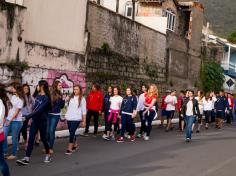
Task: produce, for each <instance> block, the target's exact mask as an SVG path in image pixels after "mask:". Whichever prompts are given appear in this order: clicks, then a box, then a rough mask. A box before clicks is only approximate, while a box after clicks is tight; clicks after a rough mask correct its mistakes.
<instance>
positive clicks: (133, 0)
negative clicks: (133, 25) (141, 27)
mask: <svg viewBox="0 0 236 176" xmlns="http://www.w3.org/2000/svg"><path fill="white" fill-rule="evenodd" d="M132 5H133V14H132V20H133V21H134V20H135V0H132Z"/></svg>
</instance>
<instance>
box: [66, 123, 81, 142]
mask: <svg viewBox="0 0 236 176" xmlns="http://www.w3.org/2000/svg"><path fill="white" fill-rule="evenodd" d="M79 124H80V121H67V125H68V129H69V133H70V137H69V143H75V141H76V136H75V132H76V130H77V128H78V127H79Z"/></svg>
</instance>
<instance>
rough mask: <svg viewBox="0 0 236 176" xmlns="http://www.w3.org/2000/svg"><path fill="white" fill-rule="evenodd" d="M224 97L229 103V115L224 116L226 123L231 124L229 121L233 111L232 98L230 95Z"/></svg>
mask: <svg viewBox="0 0 236 176" xmlns="http://www.w3.org/2000/svg"><path fill="white" fill-rule="evenodd" d="M226 96H227V98H228V102H229V113H228V114H227V115H226V123H227V124H231V121H232V119H233V111H234V97H233V95H232V94H231V93H228V94H227V95H226Z"/></svg>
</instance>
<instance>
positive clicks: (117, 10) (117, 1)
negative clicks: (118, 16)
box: [116, 0, 120, 13]
mask: <svg viewBox="0 0 236 176" xmlns="http://www.w3.org/2000/svg"><path fill="white" fill-rule="evenodd" d="M119 5H120V0H116V13H119Z"/></svg>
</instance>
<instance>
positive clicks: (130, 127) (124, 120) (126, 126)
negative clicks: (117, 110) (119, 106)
mask: <svg viewBox="0 0 236 176" xmlns="http://www.w3.org/2000/svg"><path fill="white" fill-rule="evenodd" d="M134 131H135V125H134V122H133V118H132V116H131V115H127V114H122V115H121V134H120V135H121V136H122V137H124V135H125V132H129V134H130V135H134Z"/></svg>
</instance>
